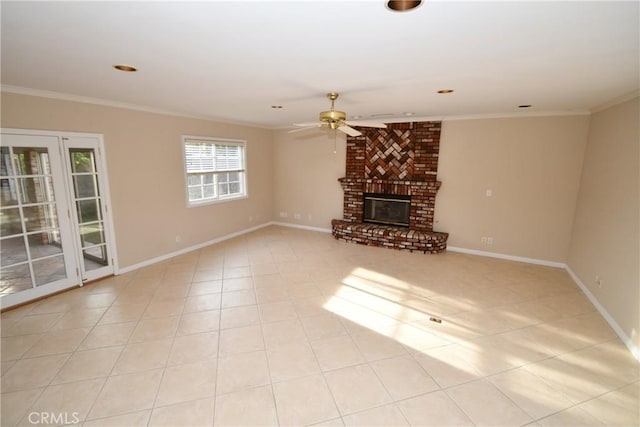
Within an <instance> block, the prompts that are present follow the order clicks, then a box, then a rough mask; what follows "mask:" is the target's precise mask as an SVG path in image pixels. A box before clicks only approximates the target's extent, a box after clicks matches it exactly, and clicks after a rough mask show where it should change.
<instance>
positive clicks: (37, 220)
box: [22, 203, 58, 232]
mask: <svg viewBox="0 0 640 427" xmlns="http://www.w3.org/2000/svg"><path fill="white" fill-rule="evenodd" d="M22 210H23V212H24V217H25V218H24V219H25V224H26V225H27V231H28V232H29V231H41V230H49V229H52V228H58V217H57V216H56V207H55V205H54V204H53V203H49V204H46V205H39V206H29V207H25V208H22Z"/></svg>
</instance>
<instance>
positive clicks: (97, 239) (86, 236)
mask: <svg viewBox="0 0 640 427" xmlns="http://www.w3.org/2000/svg"><path fill="white" fill-rule="evenodd" d="M80 236H81V238H82V247H83V248H86V247H87V246H93V245H99V244H101V243H104V230H103V226H102V223H100V222H96V223H93V224H89V225H81V226H80Z"/></svg>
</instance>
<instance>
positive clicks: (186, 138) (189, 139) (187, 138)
mask: <svg viewBox="0 0 640 427" xmlns="http://www.w3.org/2000/svg"><path fill="white" fill-rule="evenodd" d="M198 142H203V143H207V144H216V143H220V144H225V145H239V146H242V147H243V150H242V161H243V164H244V169H243V170H242V171H243V172H244V183H243V184H244V194H243V195H241V196H232V197H229V196H223V197H220V196H218V197H217V198H216V199H214V200H206V201H202V202H191V201H189V174H188V173H187V158H186V150H185V147H186V145H187V144H189V143H198ZM181 149H182V167H183V169H184V191H185V200H186V202H187V207H188V208H196V207H199V206H208V205H213V204H217V203H227V202H233V201H236V200H242V199H247V198H248V197H249V171H248V166H247V141H246V140H243V139H228V138H213V137H207V136H194V135H182V144H181ZM230 172H233V171H230ZM216 191H217V189H216Z"/></svg>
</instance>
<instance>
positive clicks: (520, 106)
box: [518, 104, 531, 108]
mask: <svg viewBox="0 0 640 427" xmlns="http://www.w3.org/2000/svg"><path fill="white" fill-rule="evenodd" d="M518 108H531V104H522V105H518Z"/></svg>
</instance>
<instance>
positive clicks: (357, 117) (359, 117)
mask: <svg viewBox="0 0 640 427" xmlns="http://www.w3.org/2000/svg"><path fill="white" fill-rule="evenodd" d="M351 118H352V119H353V120H358V119H361V118H362V116H351Z"/></svg>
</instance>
